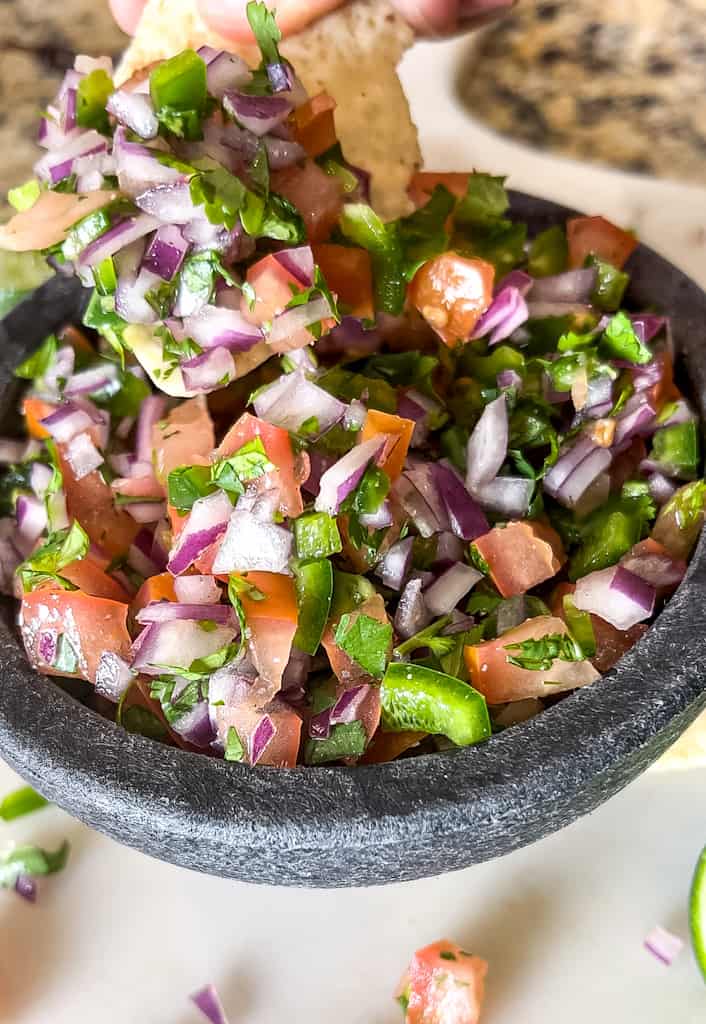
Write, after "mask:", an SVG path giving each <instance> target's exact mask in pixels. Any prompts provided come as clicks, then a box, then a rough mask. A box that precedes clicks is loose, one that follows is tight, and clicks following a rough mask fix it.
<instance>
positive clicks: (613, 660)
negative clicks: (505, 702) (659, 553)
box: [550, 544, 659, 674]
mask: <svg viewBox="0 0 706 1024" xmlns="http://www.w3.org/2000/svg"><path fill="white" fill-rule="evenodd" d="M658 546H659V545H658ZM635 547H636V548H639V547H640V545H639V544H637V545H636V546H635ZM633 551H635V548H633ZM575 590H576V584H575V583H560V584H559V586H558V587H555V588H554V590H553V591H552V597H551V604H550V607H551V610H552V615H556V616H557V617H558V618H560V619H563V618H564V597H566V596H570V595H571V594H573V592H574V591H575ZM591 625H592V626H593V637H594V639H595V641H596V653H595V654H594V656H593V657H592V658H591V664H592V665H593V667H594V668H596V669H597V670H598V671H599V672H600V673H601V674H603V673H604V672H608V671H609V670H610V669H611V668H613V666H614V665H616V664H617V663H618V661H620V659H621V658H622V656H623V655H624V654H627V652H628V651H629V650H630V648H631V647H634V646H635V644H636V643H637V641H638V640H639V639H640V637H641V636H643V634H644V633H646V632H647V630H648V628H649V627H648V626H646V625H645V623H644V622H638V624H637V625H636V626H631V627H630V629H625V630H624V629H616V628H615V626H611V624H610V622H606V621H605V619H602V618H601V617H600V616H599V615H591Z"/></svg>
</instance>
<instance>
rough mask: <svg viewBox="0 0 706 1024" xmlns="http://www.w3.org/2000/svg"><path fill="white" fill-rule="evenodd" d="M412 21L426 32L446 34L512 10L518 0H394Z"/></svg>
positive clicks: (437, 34)
mask: <svg viewBox="0 0 706 1024" xmlns="http://www.w3.org/2000/svg"><path fill="white" fill-rule="evenodd" d="M392 3H393V5H394V6H395V7H396V8H397V10H398V11H399V13H400V14H401V15H402V17H403V18H405V19H406V20H407V21H408V22H409V23H410V25H411V26H412V27H413V28H414V29H416V31H417V32H419V34H420V35H424V36H445V35H449V34H450V33H452V32H461V31H468V30H470V29H473V28H477V27H479V26H481V25H485V24H486V23H487V22H488V21H492V20H493V19H494V18H497V17H499V16H500V15H501V14H503V13H504V12H505V11H507V10H509V9H510V8H511V7H512V6H513V5H514V3H515V0H392Z"/></svg>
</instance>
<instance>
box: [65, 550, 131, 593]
mask: <svg viewBox="0 0 706 1024" xmlns="http://www.w3.org/2000/svg"><path fill="white" fill-rule="evenodd" d="M107 564H108V563H107V562H105V561H104V560H102V561H99V560H98V559H96V558H94V557H93V556H92V555H91V554H90V552H89V554H87V555H86V556H85V558H81V559H79V561H78V562H72V563H71V564H70V565H67V566H65V567H64V568H63V569H62V570H61V575H62V576H64V577H65V578H66V579H67V580H69V582H70V583H73V585H74V586H75V587H78V589H79V590H82V591H83V593H84V594H88V595H89V596H90V597H106V598H108V599H109V600H111V601H122V602H123V603H125V602H126V601H129V600H130V595H129V594H128V593H126V591H125V589H124V588H123V587H121V586H120V584H119V583H118V581H117V580H114V579H113V577H112V576H109V575H108V574H107V573H106V572H105V566H106V565H107Z"/></svg>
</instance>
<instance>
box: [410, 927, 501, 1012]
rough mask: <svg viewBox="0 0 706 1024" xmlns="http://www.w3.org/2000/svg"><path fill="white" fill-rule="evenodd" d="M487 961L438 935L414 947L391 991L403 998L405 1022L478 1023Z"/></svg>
mask: <svg viewBox="0 0 706 1024" xmlns="http://www.w3.org/2000/svg"><path fill="white" fill-rule="evenodd" d="M487 973H488V964H487V963H486V961H485V960H482V959H481V958H480V957H479V956H473V954H472V953H467V952H466V951H465V950H464V949H462V948H461V947H460V946H457V945H456V943H455V942H449V940H448V939H441V941H440V942H434V943H432V945H431V946H425V947H424V949H418V950H417V952H416V953H415V954H414V956H413V957H412V960H411V963H410V965H409V967H408V968H407V971H406V972H405V974H404V977H403V978H402V980H401V981H400V984H399V986H398V988H397V991H396V992H395V996H396V997H397V998H399V997H401V996H403V997H404V998H405V999H406V1000H407V1010H406V1014H405V1024H478V1021H479V1020H480V1013H481V1008H482V1005H483V995H484V991H485V976H486V974H487Z"/></svg>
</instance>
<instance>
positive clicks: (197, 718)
mask: <svg viewBox="0 0 706 1024" xmlns="http://www.w3.org/2000/svg"><path fill="white" fill-rule="evenodd" d="M172 729H173V730H174V732H175V733H177V734H178V735H179V736H181V738H182V739H184V740H186V742H187V743H191V745H192V746H194V747H204V748H205V747H210V745H211V744H212V743H213V741H214V740H215V738H216V730H215V728H214V726H213V723H212V722H211V715H210V712H209V707H208V701H207V700H200V701H198V702H197V703H196V704H194V706H193V707H192V708H190V709H189V710H188V711H187V712H186V713H185V714H183V715H181V716H180V717H179V718H177V720H176V721H175V722H172Z"/></svg>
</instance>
